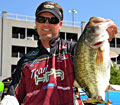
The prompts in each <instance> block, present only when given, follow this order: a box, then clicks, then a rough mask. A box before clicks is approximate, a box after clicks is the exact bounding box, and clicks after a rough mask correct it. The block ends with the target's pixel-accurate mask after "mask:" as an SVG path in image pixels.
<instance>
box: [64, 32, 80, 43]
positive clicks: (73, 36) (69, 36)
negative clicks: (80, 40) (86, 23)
mask: <svg viewBox="0 0 120 105" xmlns="http://www.w3.org/2000/svg"><path fill="white" fill-rule="evenodd" d="M77 37H78V34H77V33H66V39H67V40H69V41H75V42H77Z"/></svg>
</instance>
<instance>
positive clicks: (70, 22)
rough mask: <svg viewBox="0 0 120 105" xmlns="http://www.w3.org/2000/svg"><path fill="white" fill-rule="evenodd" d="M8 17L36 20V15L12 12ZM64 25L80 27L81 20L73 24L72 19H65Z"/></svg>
mask: <svg viewBox="0 0 120 105" xmlns="http://www.w3.org/2000/svg"><path fill="white" fill-rule="evenodd" d="M7 18H9V19H16V20H25V21H35V17H34V16H25V15H19V14H11V13H7ZM63 25H69V26H78V27H80V25H81V22H74V25H73V22H72V21H63Z"/></svg>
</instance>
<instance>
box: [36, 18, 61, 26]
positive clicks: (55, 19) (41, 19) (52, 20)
mask: <svg viewBox="0 0 120 105" xmlns="http://www.w3.org/2000/svg"><path fill="white" fill-rule="evenodd" d="M36 20H37V22H38V23H45V22H46V20H48V22H49V23H50V24H58V23H59V22H60V21H59V19H58V18H56V17H42V16H39V17H37V18H36Z"/></svg>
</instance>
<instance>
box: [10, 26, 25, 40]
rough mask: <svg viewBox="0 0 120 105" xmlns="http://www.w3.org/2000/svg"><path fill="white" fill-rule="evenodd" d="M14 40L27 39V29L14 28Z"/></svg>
mask: <svg viewBox="0 0 120 105" xmlns="http://www.w3.org/2000/svg"><path fill="white" fill-rule="evenodd" d="M12 38H19V39H25V28H21V27H12Z"/></svg>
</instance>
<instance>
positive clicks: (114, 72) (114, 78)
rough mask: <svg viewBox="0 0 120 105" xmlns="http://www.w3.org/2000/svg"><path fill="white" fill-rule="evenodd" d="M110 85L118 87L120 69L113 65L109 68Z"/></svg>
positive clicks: (119, 83)
mask: <svg viewBox="0 0 120 105" xmlns="http://www.w3.org/2000/svg"><path fill="white" fill-rule="evenodd" d="M110 84H115V85H120V69H118V68H117V65H116V64H115V63H113V66H112V67H111V78H110Z"/></svg>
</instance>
